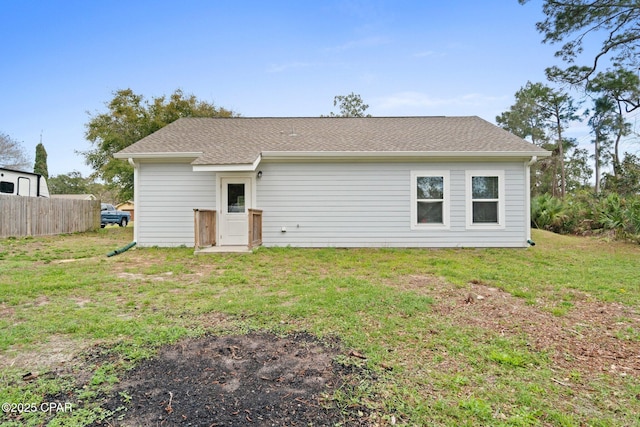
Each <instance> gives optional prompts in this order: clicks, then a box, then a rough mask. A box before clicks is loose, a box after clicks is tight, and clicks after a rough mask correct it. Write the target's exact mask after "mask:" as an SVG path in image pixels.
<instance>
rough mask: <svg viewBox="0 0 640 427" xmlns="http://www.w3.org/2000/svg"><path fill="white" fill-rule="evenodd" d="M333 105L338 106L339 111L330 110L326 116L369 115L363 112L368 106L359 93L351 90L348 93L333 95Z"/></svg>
mask: <svg viewBox="0 0 640 427" xmlns="http://www.w3.org/2000/svg"><path fill="white" fill-rule="evenodd" d="M333 106H334V107H336V106H339V108H340V113H339V114H335V113H333V112H331V113H329V116H328V117H371V114H365V111H367V108H369V106H368V105H367V104H365V103H364V101H362V98H361V97H360V95H357V94H355V93H353V92H351V93H350V94H349V95H338V96H335V97H334V98H333Z"/></svg>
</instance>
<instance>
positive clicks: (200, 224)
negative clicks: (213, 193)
mask: <svg viewBox="0 0 640 427" xmlns="http://www.w3.org/2000/svg"><path fill="white" fill-rule="evenodd" d="M193 224H194V228H195V233H194V234H195V236H194V237H195V247H196V250H197V249H199V248H208V247H209V246H215V245H216V211H214V210H210V209H194V210H193Z"/></svg>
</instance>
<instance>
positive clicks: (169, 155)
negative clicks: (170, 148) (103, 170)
mask: <svg viewBox="0 0 640 427" xmlns="http://www.w3.org/2000/svg"><path fill="white" fill-rule="evenodd" d="M201 155H202V151H194V152H154V153H115V154H114V155H113V157H115V158H116V159H194V158H198V157H200V156H201Z"/></svg>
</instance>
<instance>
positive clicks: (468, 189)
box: [465, 169, 506, 230]
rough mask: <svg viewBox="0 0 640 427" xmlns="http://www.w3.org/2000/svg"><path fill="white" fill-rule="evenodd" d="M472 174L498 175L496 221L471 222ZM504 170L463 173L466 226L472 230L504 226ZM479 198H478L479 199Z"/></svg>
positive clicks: (472, 200)
mask: <svg viewBox="0 0 640 427" xmlns="http://www.w3.org/2000/svg"><path fill="white" fill-rule="evenodd" d="M474 176H486V177H491V176H496V177H498V200H497V202H498V222H497V223H486V222H483V223H477V224H475V223H474V222H473V202H474V201H475V200H474V199H473V186H472V180H473V177H474ZM504 176H505V174H504V170H473V169H471V170H467V171H466V173H465V195H466V199H467V203H466V211H467V228H468V229H473V230H495V229H500V228H505V221H506V218H505V211H506V210H505V204H506V203H505V201H506V199H505V190H504V185H505V182H504ZM479 200H480V199H479ZM487 201H495V200H494V199H488V200H487Z"/></svg>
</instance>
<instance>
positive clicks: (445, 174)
mask: <svg viewBox="0 0 640 427" xmlns="http://www.w3.org/2000/svg"><path fill="white" fill-rule="evenodd" d="M449 176H450V174H449V171H448V170H439V171H411V229H412V230H434V229H435V230H447V229H449V224H450V218H449V217H450V209H449V205H450V200H451V193H450V191H449V189H450V185H449V181H450V180H449ZM418 177H438V178H442V180H443V183H442V190H443V197H444V198H443V199H442V224H420V223H418V189H417V182H418V181H417V180H418Z"/></svg>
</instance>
